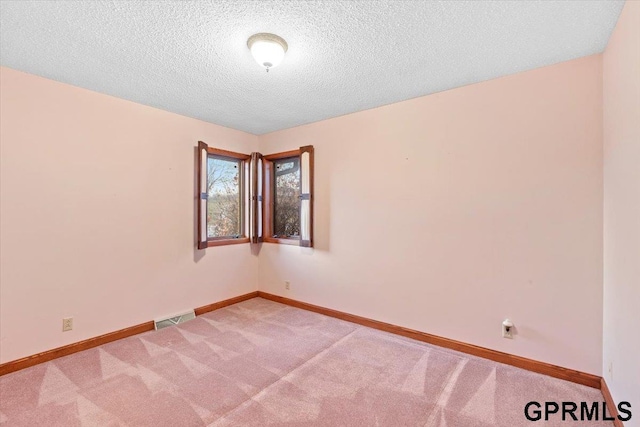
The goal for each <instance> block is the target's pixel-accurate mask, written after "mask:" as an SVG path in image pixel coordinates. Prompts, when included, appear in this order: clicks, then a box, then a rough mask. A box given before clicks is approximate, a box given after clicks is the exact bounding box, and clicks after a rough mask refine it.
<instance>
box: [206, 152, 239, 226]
mask: <svg viewBox="0 0 640 427" xmlns="http://www.w3.org/2000/svg"><path fill="white" fill-rule="evenodd" d="M241 169H242V161H241V160H238V159H233V158H229V157H223V156H216V155H209V156H207V238H208V239H237V238H239V237H240V235H241V234H242V232H241V230H242V191H241V188H242V186H241V173H240V171H241Z"/></svg>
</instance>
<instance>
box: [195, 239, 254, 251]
mask: <svg viewBox="0 0 640 427" xmlns="http://www.w3.org/2000/svg"><path fill="white" fill-rule="evenodd" d="M242 243H249V238H248V237H240V238H238V239H216V240H207V241H206V242H201V243H200V244H199V245H198V249H205V248H210V247H213V246H226V245H239V244H242Z"/></svg>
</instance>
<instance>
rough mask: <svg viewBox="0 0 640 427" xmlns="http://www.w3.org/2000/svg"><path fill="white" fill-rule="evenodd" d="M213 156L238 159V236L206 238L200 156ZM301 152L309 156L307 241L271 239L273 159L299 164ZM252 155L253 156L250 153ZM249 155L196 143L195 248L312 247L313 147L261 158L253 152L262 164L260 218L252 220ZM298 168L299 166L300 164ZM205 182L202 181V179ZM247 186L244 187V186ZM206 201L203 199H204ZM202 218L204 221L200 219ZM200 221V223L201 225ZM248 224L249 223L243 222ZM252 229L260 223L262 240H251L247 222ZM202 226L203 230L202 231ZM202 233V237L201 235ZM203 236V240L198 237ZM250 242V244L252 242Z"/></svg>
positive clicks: (252, 185) (253, 177) (254, 207)
mask: <svg viewBox="0 0 640 427" xmlns="http://www.w3.org/2000/svg"><path fill="white" fill-rule="evenodd" d="M204 153H206V156H207V158H208V156H210V155H211V156H216V157H221V158H227V159H230V160H239V161H240V166H241V170H242V173H241V174H240V181H241V182H240V200H241V212H240V228H241V231H242V234H241V235H240V236H238V237H226V236H224V237H222V236H221V237H208V232H207V230H206V215H207V205H206V202H205V207H204V215H203V213H202V212H203V211H202V209H203V208H202V200H203V199H202V194H203V193H202V189H203V182H202V181H203V171H202V167H203V160H204V159H203V156H204ZM303 153H309V165H308V168H309V170H308V175H309V177H308V179H309V209H310V217H309V240H302V236H297V237H273V213H274V212H273V210H274V207H275V203H274V202H275V197H274V196H275V195H274V188H273V184H274V170H273V162H274V161H275V160H280V159H286V158H290V157H298V158H299V159H300V160H301V161H302V155H303ZM252 154H253V153H252ZM252 154H244V153H237V152H235V151H228V150H223V149H220V148H213V147H209V146H208V145H207V143H205V142H203V141H198V147H197V154H196V161H197V163H196V172H197V180H196V181H197V182H196V197H195V198H196V215H197V217H198V218H197V232H196V243H197V245H196V246H197V248H198V249H206V248H209V247H213V246H226V245H237V244H243V243H250V244H251V243H261V242H265V243H274V244H283V245H291V246H300V247H313V244H314V242H313V226H314V221H313V216H314V215H313V211H314V199H315V196H314V149H313V145H306V146H302V147H300V148H298V149H295V150H289V151H283V152H280V153H273V154H268V155H262V154H260V153H256V154H257V156H254V157H257V158H260V159H261V161H262V178H261V179H262V185H261V189H262V203H261V217H262V218H255V217H253V218H252V216H251V211H252V210H253V211H254V212H256V211H257V205H258V204H260V201H258V200H252V199H251V197H252V193H255V190H253V191H252V188H254V189H255V188H257V183H256V182H254V181H255V180H256V173H255V170H254V171H253V174H252V173H251V170H252V168H253V167H254V165H253V164H252V159H253V157H252ZM300 167H301V168H302V164H301V165H300ZM205 179H206V178H205ZM247 184H248V187H247ZM205 200H206V199H205ZM247 213H248V215H247ZM203 216H204V218H203ZM203 220H204V224H203ZM247 221H249V222H247ZM252 221H253V222H254V223H253V226H254V227H253V228H254V229H257V224H259V222H262V234H261V236H262V237H256V238H254V237H253V234H252V231H251V225H252V224H250V223H251V222H252ZM203 227H204V228H205V230H204V231H203ZM203 233H204V234H203ZM203 235H204V236H206V240H204V239H203V237H202V236H203ZM252 239H253V241H252Z"/></svg>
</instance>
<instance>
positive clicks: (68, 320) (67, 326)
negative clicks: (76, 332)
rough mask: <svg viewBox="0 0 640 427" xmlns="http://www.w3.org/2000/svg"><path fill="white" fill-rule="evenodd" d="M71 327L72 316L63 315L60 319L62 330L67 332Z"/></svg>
mask: <svg viewBox="0 0 640 427" xmlns="http://www.w3.org/2000/svg"><path fill="white" fill-rule="evenodd" d="M72 329H73V317H65V318H64V319H62V332H67V331H70V330H72Z"/></svg>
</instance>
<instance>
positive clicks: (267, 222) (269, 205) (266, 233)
mask: <svg viewBox="0 0 640 427" xmlns="http://www.w3.org/2000/svg"><path fill="white" fill-rule="evenodd" d="M303 152H309V153H310V162H309V183H310V193H311V197H310V209H311V217H310V219H311V221H310V240H309V241H308V242H306V243H305V242H303V241H302V240H301V238H302V237H301V236H300V237H297V238H295V237H273V225H274V224H273V217H274V207H275V194H274V193H275V180H274V170H273V169H274V168H273V161H274V160H281V159H288V158H291V157H298V158H299V159H300V160H302V153H303ZM263 167H264V173H263V179H262V185H263V188H262V195H263V210H262V221H263V223H262V232H263V238H262V241H263V242H266V243H275V244H281V245H292V246H302V247H313V199H314V197H313V175H314V162H313V146H311V145H309V146H305V147H300V148H299V149H297V150H289V151H283V152H281V153H274V154H268V155H265V156H263ZM300 167H301V168H302V162H301V164H300Z"/></svg>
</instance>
